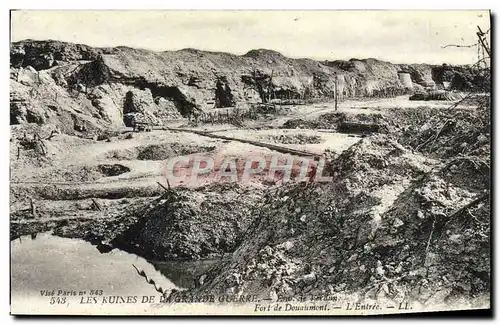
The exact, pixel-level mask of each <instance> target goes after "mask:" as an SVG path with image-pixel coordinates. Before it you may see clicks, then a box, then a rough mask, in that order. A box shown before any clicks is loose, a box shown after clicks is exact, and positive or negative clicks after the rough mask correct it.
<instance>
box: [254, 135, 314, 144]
mask: <svg viewBox="0 0 500 325" xmlns="http://www.w3.org/2000/svg"><path fill="white" fill-rule="evenodd" d="M262 139H263V140H264V141H268V142H273V143H282V144H315V143H321V142H323V140H322V138H321V137H320V136H319V135H304V134H279V135H268V136H263V137H262Z"/></svg>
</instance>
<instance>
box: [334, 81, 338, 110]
mask: <svg viewBox="0 0 500 325" xmlns="http://www.w3.org/2000/svg"><path fill="white" fill-rule="evenodd" d="M337 80H338V78H337V74H335V110H337V109H338V98H339V93H338V85H337Z"/></svg>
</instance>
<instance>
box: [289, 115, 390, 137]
mask: <svg viewBox="0 0 500 325" xmlns="http://www.w3.org/2000/svg"><path fill="white" fill-rule="evenodd" d="M388 125H389V124H388V122H387V121H386V120H385V118H384V116H383V115H382V114H363V113H360V114H350V113H344V112H332V113H326V114H322V115H321V116H319V117H317V118H315V119H311V120H304V119H292V120H288V121H286V122H285V123H284V124H283V126H282V128H284V129H329V130H336V131H338V132H341V133H363V134H369V133H387V132H388V131H389V127H388Z"/></svg>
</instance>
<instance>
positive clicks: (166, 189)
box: [156, 180, 170, 192]
mask: <svg viewBox="0 0 500 325" xmlns="http://www.w3.org/2000/svg"><path fill="white" fill-rule="evenodd" d="M167 182H168V180H167ZM156 183H158V185H160V186H161V188H163V189H164V190H165V191H167V192H168V190H169V189H170V184H169V188H166V187H165V186H163V184H162V183H160V182H156Z"/></svg>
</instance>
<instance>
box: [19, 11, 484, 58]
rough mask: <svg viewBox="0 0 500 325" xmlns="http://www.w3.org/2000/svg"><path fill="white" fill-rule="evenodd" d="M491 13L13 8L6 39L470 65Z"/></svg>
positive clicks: (161, 49) (159, 49) (295, 56)
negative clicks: (472, 46) (9, 32)
mask: <svg viewBox="0 0 500 325" xmlns="http://www.w3.org/2000/svg"><path fill="white" fill-rule="evenodd" d="M489 19H490V18H489V12H488V11H77V10H72V11H71V10H67V11H40V10H37V11H35V10H22V11H12V13H11V41H13V42H15V41H19V40H24V39H35V40H46V39H53V40H60V41H66V42H73V43H81V44H87V45H90V46H97V47H110V46H129V47H135V48H142V49H150V50H155V51H166V50H180V49H183V48H196V49H200V50H208V51H220V52H229V53H234V54H239V55H241V54H244V53H246V52H248V51H249V50H251V49H259V48H265V49H272V50H276V51H278V52H281V53H282V54H284V55H286V56H288V57H293V58H311V59H317V60H348V59H350V58H358V59H363V58H377V59H381V60H385V61H390V62H393V63H431V64H442V63H448V64H471V63H475V62H476V61H477V48H475V47H474V48H459V47H447V48H443V46H445V45H448V44H457V45H470V44H475V43H477V36H476V32H477V27H476V26H477V25H479V26H480V27H481V28H482V29H483V31H487V30H488V29H489V25H490V21H489Z"/></svg>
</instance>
